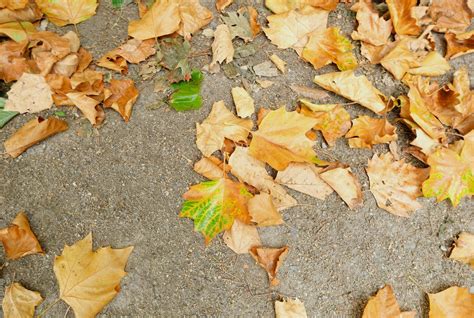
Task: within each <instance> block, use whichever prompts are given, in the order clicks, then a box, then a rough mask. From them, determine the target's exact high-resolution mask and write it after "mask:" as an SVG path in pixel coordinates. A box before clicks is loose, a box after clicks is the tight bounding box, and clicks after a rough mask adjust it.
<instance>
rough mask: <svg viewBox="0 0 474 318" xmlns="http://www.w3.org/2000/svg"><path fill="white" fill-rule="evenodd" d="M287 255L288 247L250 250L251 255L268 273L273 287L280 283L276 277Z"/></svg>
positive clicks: (254, 248)
mask: <svg viewBox="0 0 474 318" xmlns="http://www.w3.org/2000/svg"><path fill="white" fill-rule="evenodd" d="M287 254H288V246H284V247H281V248H270V247H253V248H252V249H250V255H252V257H253V258H254V259H255V261H256V262H257V263H258V264H259V265H260V266H262V267H263V268H264V269H265V270H266V271H267V274H268V279H269V280H270V285H271V286H276V285H278V284H279V283H280V281H279V280H278V279H277V278H276V276H277V273H278V269H280V267H281V265H282V263H283V261H284V260H285V258H286V256H287Z"/></svg>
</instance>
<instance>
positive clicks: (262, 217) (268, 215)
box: [248, 192, 285, 226]
mask: <svg viewBox="0 0 474 318" xmlns="http://www.w3.org/2000/svg"><path fill="white" fill-rule="evenodd" d="M248 209H249V214H250V217H251V218H252V222H255V223H256V224H257V226H274V225H280V224H283V223H285V222H284V221H283V218H282V217H281V214H280V213H278V211H277V209H276V207H275V205H274V204H273V199H272V196H271V195H270V194H268V193H265V192H261V193H259V194H257V195H255V196H254V197H253V198H251V199H250V200H249V202H248Z"/></svg>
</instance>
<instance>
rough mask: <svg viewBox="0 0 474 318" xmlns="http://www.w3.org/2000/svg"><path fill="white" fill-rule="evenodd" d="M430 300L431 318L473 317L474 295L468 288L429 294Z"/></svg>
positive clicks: (456, 288)
mask: <svg viewBox="0 0 474 318" xmlns="http://www.w3.org/2000/svg"><path fill="white" fill-rule="evenodd" d="M428 298H429V300H430V313H429V317H430V318H437V317H453V318H464V317H471V316H472V313H473V312H474V294H471V293H470V292H469V289H468V288H463V287H457V286H453V287H449V288H448V289H445V290H443V291H441V292H439V293H436V294H428Z"/></svg>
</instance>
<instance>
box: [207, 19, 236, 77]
mask: <svg viewBox="0 0 474 318" xmlns="http://www.w3.org/2000/svg"><path fill="white" fill-rule="evenodd" d="M233 59H234V46H233V45H232V36H231V35H230V30H229V28H228V27H227V25H225V24H221V25H219V26H217V28H216V31H215V32H214V42H212V62H211V64H210V65H209V69H210V71H211V73H217V72H218V71H219V64H222V63H223V62H224V61H225V62H226V63H230V62H232V60H233Z"/></svg>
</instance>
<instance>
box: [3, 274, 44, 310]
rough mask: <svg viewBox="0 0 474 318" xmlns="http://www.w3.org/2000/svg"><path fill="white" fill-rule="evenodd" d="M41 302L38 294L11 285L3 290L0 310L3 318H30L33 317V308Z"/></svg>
mask: <svg viewBox="0 0 474 318" xmlns="http://www.w3.org/2000/svg"><path fill="white" fill-rule="evenodd" d="M42 301H43V298H42V297H41V295H40V293H38V292H35V291H31V290H28V289H26V288H25V287H23V286H21V284H20V283H12V284H11V285H9V286H7V288H5V295H4V297H3V302H2V308H3V315H4V317H5V318H30V317H33V316H34V315H35V307H36V306H38V305H39V304H40V303H41V302H42Z"/></svg>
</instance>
